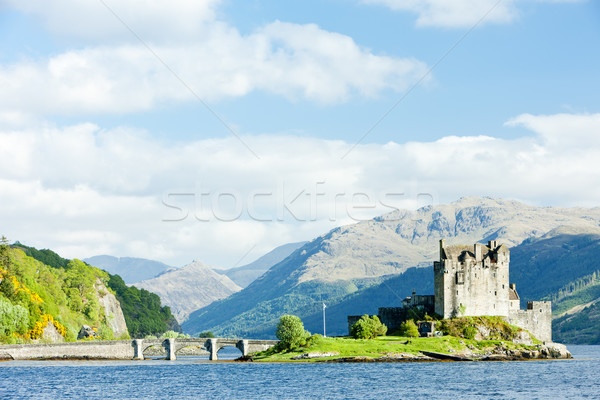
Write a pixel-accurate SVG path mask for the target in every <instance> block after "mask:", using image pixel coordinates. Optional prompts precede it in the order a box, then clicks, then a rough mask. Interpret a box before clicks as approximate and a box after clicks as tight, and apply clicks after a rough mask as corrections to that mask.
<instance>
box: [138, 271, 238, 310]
mask: <svg viewBox="0 0 600 400" xmlns="http://www.w3.org/2000/svg"><path fill="white" fill-rule="evenodd" d="M135 286H137V287H139V288H141V289H146V290H148V291H151V292H153V293H156V294H157V295H158V296H160V299H161V301H162V302H163V304H166V305H168V306H169V307H170V308H171V311H172V312H173V315H174V316H175V318H176V319H177V320H178V321H179V322H183V321H185V320H186V319H187V317H188V315H189V314H190V313H191V312H192V311H194V310H197V309H199V308H202V307H204V306H206V305H208V304H210V303H212V302H213V301H215V300H219V299H223V298H225V297H227V296H229V295H231V294H232V293H235V292H237V291H239V290H240V289H241V288H240V287H239V286H237V285H236V284H235V283H233V281H231V279H229V278H228V277H227V276H225V275H220V274H218V273H216V272H215V271H213V270H212V269H211V268H209V267H207V266H206V265H204V264H202V263H201V262H199V261H194V262H192V263H190V264H188V265H186V266H184V267H183V268H179V269H173V270H170V271H167V272H165V273H163V274H161V275H159V276H157V277H155V278H152V279H148V280H145V281H142V282H138V283H136V284H135Z"/></svg>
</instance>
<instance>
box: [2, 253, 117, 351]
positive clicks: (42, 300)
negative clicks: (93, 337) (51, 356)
mask: <svg viewBox="0 0 600 400" xmlns="http://www.w3.org/2000/svg"><path fill="white" fill-rule="evenodd" d="M108 279H109V276H108V274H107V273H106V272H104V271H101V270H99V269H97V268H94V267H91V266H88V265H86V264H84V263H83V262H81V261H79V260H71V261H69V262H68V263H67V265H66V267H65V268H52V267H50V266H48V265H45V264H43V263H42V262H40V261H38V260H36V259H34V258H32V257H29V256H27V255H26V254H25V253H24V252H23V251H22V250H20V249H12V248H10V247H9V246H8V245H7V244H6V243H3V244H2V245H1V246H0V303H1V304H0V310H1V312H0V341H2V342H3V343H19V342H27V341H31V340H38V339H43V340H47V341H63V340H75V339H76V338H77V335H78V333H79V330H80V328H81V326H82V325H89V326H92V327H94V328H96V330H97V334H98V335H99V336H100V337H101V338H104V339H113V338H122V337H127V336H128V333H127V327H126V325H125V320H124V318H123V314H122V312H121V308H120V306H119V302H118V301H117V300H116V299H115V296H114V295H113V294H112V293H111V292H110V291H109V290H108V289H107V286H106V285H107V282H108Z"/></svg>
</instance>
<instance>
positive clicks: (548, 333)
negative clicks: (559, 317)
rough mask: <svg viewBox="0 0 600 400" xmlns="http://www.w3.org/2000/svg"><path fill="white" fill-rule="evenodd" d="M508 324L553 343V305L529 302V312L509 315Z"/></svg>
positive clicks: (546, 302)
mask: <svg viewBox="0 0 600 400" xmlns="http://www.w3.org/2000/svg"><path fill="white" fill-rule="evenodd" d="M508 323H510V324H512V325H515V326H518V327H519V328H523V329H526V330H528V331H529V332H530V333H531V334H532V335H533V336H535V338H536V339H538V340H541V341H543V342H552V303H551V302H549V301H529V302H527V310H516V311H511V312H510V313H509V315H508Z"/></svg>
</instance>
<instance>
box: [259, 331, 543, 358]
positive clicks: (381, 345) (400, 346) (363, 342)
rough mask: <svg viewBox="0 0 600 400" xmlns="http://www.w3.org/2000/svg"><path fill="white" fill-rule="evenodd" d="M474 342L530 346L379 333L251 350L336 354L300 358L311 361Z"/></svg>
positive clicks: (479, 347)
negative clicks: (279, 348)
mask: <svg viewBox="0 0 600 400" xmlns="http://www.w3.org/2000/svg"><path fill="white" fill-rule="evenodd" d="M469 345H471V346H474V347H475V348H476V350H473V351H474V352H485V350H486V349H490V348H494V347H497V346H500V345H502V346H504V347H506V348H509V349H513V348H529V347H532V346H525V345H518V344H513V343H512V342H510V341H500V340H482V341H477V340H468V339H461V338H457V337H454V336H444V337H435V338H406V337H400V336H381V337H378V338H375V339H352V338H350V337H343V338H340V337H335V338H321V339H319V340H318V341H316V343H311V344H310V345H308V346H307V347H302V348H298V349H294V350H292V351H286V352H276V350H274V349H269V350H267V351H263V352H259V353H255V354H254V357H253V359H254V361H263V362H293V361H294V360H291V358H292V357H294V356H297V355H300V354H304V353H332V352H337V353H339V355H335V356H332V357H323V358H315V359H310V360H300V361H301V362H307V361H308V362H311V361H313V362H314V361H318V360H324V359H327V358H341V357H372V358H378V357H382V356H386V355H391V354H398V353H410V354H418V353H420V352H421V351H430V352H436V353H445V354H452V353H461V352H462V351H466V350H468V348H467V346H469Z"/></svg>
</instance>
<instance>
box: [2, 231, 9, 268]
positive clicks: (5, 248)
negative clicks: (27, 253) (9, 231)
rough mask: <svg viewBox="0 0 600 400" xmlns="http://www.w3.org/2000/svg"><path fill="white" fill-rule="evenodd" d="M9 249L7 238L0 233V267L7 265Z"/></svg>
mask: <svg viewBox="0 0 600 400" xmlns="http://www.w3.org/2000/svg"><path fill="white" fill-rule="evenodd" d="M9 249H10V247H9V245H8V239H7V238H6V236H4V235H2V238H0V267H6V266H8V260H9V255H8V250H9Z"/></svg>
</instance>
